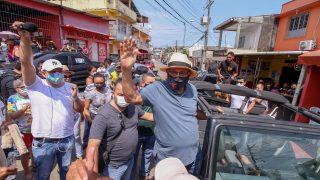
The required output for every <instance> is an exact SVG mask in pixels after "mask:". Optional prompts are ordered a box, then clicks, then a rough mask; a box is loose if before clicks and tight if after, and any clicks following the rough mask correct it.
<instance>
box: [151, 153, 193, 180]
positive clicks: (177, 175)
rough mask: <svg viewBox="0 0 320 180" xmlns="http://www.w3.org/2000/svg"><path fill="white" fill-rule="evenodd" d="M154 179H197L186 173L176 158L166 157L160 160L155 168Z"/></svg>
mask: <svg viewBox="0 0 320 180" xmlns="http://www.w3.org/2000/svg"><path fill="white" fill-rule="evenodd" d="M154 178H155V180H197V179H198V178H196V177H195V176H193V175H191V174H189V173H188V171H187V169H186V168H185V166H184V165H183V163H182V162H181V161H180V160H179V159H178V158H173V157H171V158H166V159H164V160H162V161H160V162H159V163H158V164H157V165H156V168H155V174H154Z"/></svg>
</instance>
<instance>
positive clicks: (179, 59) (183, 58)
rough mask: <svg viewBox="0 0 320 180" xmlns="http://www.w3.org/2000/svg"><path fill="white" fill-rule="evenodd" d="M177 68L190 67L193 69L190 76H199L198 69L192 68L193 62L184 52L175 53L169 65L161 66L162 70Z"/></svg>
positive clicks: (189, 68)
mask: <svg viewBox="0 0 320 180" xmlns="http://www.w3.org/2000/svg"><path fill="white" fill-rule="evenodd" d="M175 68H183V69H188V70H189V71H191V75H190V78H194V77H197V75H198V73H197V71H195V70H193V69H192V63H191V61H190V60H189V59H188V57H187V55H185V54H182V53H179V52H177V53H173V54H172V55H171V58H170V60H169V62H168V65H167V66H164V67H161V68H160V70H161V71H167V70H168V69H175Z"/></svg>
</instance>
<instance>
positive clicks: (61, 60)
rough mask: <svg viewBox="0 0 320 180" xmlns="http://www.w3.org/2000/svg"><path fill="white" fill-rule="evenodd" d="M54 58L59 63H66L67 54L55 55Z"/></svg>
mask: <svg viewBox="0 0 320 180" xmlns="http://www.w3.org/2000/svg"><path fill="white" fill-rule="evenodd" d="M54 58H55V59H57V60H59V61H60V62H61V64H63V65H68V56H66V55H56V56H55V57H54Z"/></svg>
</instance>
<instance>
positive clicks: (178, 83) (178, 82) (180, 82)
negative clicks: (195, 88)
mask: <svg viewBox="0 0 320 180" xmlns="http://www.w3.org/2000/svg"><path fill="white" fill-rule="evenodd" d="M188 81H189V77H185V78H182V77H179V78H174V77H172V76H169V75H168V78H167V80H166V83H167V84H168V85H169V87H170V88H171V89H172V90H173V91H178V90H179V89H180V88H182V87H184V88H185V87H186V85H187V83H188Z"/></svg>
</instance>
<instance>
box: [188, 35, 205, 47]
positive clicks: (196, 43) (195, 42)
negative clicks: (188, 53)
mask: <svg viewBox="0 0 320 180" xmlns="http://www.w3.org/2000/svg"><path fill="white" fill-rule="evenodd" d="M203 38H204V35H202V36H201V37H200V38H199V39H198V40H197V41H196V42H195V43H193V44H192V45H191V46H189V47H192V46H194V45H195V44H197V43H198V42H199V41H201V40H202V39H203Z"/></svg>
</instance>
